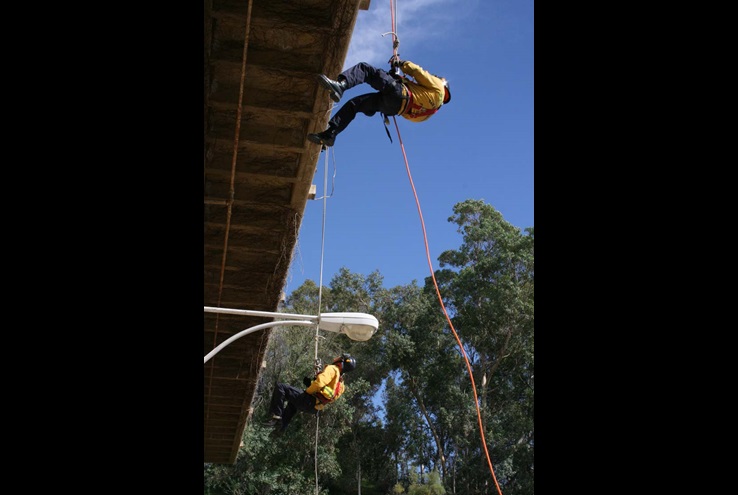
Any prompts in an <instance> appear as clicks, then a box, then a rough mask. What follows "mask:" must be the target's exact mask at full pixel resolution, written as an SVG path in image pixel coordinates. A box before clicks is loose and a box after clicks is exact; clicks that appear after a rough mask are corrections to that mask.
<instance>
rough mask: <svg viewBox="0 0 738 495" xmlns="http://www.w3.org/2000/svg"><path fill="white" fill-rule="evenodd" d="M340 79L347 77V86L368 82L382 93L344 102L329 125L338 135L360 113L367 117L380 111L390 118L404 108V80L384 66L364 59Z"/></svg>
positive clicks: (342, 74)
mask: <svg viewBox="0 0 738 495" xmlns="http://www.w3.org/2000/svg"><path fill="white" fill-rule="evenodd" d="M338 78H339V79H345V80H346V82H347V83H348V88H353V87H354V86H358V85H359V84H362V83H367V84H368V85H369V86H371V87H372V88H374V89H376V90H377V91H379V93H367V94H363V95H359V96H355V97H354V98H351V99H350V100H349V101H347V102H346V103H344V105H343V106H342V107H341V109H340V110H338V112H336V114H335V115H334V116H333V118H332V119H331V120H330V122H328V125H329V127H330V128H332V129H333V131H334V132H335V134H339V133H340V132H341V131H343V130H344V129H345V128H346V127H348V125H349V124H350V123H351V121H352V120H354V117H356V114H357V113H359V112H361V113H363V114H364V115H366V116H368V117H371V116H372V115H374V114H375V113H377V112H381V113H383V114H385V115H387V116H390V117H391V116H393V115H397V112H399V111H400V108H401V107H402V83H401V82H400V81H398V80H396V79H395V78H394V77H392V76H391V75H390V74H388V73H387V72H385V71H383V70H382V69H377V68H375V67H372V66H371V65H369V64H367V63H365V62H361V63H358V64H356V65H354V66H353V67H351V68H350V69H347V70H345V71H343V72H342V73H341V75H340V76H338ZM348 88H347V89H348Z"/></svg>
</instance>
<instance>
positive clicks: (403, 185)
mask: <svg viewBox="0 0 738 495" xmlns="http://www.w3.org/2000/svg"><path fill="white" fill-rule="evenodd" d="M395 4H396V25H397V34H398V36H399V40H400V46H399V48H398V51H399V54H400V58H402V59H404V60H412V61H413V62H415V63H417V64H419V65H420V66H422V67H423V68H425V69H427V70H428V71H430V72H432V73H434V74H437V75H440V76H443V77H446V78H447V79H448V80H449V82H450V86H451V90H452V101H451V102H450V103H449V104H448V105H447V106H444V107H443V108H442V109H441V110H440V111H439V112H438V113H436V114H435V115H434V116H433V117H431V118H430V119H429V120H427V121H425V122H421V123H413V122H410V121H408V120H406V119H404V118H402V117H395V119H392V118H390V126H389V129H390V134H391V135H392V141H393V142H390V140H389V139H388V138H387V134H386V133H385V130H384V125H383V124H382V118H381V116H379V115H378V114H377V115H375V116H373V117H367V116H365V115H363V114H358V115H357V116H356V118H355V119H354V121H353V122H352V123H351V125H349V127H348V128H347V129H346V130H345V131H344V132H343V133H341V134H340V135H339V136H338V137H337V139H336V143H335V145H334V146H333V147H332V148H328V151H326V152H323V153H320V155H319V157H318V167H317V171H316V173H315V177H314V179H313V184H315V185H316V187H317V195H316V197H317V198H319V199H316V200H308V203H307V205H306V207H305V216H304V218H303V222H302V225H301V227H300V231H299V235H298V239H297V246H296V248H295V255H294V258H293V260H292V264H291V266H290V272H289V274H288V277H287V283H286V285H285V292H286V293H287V294H289V293H290V292H291V291H293V290H295V289H296V288H298V287H299V286H300V285H301V284H302V283H303V282H304V281H305V280H306V279H311V280H313V281H315V282H316V283H319V281H320V280H321V259H322V280H323V284H324V285H328V284H329V282H330V280H331V278H333V276H334V275H335V274H336V273H337V272H338V270H339V269H340V268H341V267H346V268H348V269H349V270H351V271H352V272H355V273H361V274H365V275H368V274H369V273H371V272H372V271H375V270H378V271H379V272H380V273H381V274H382V275H383V276H384V286H385V287H387V288H390V287H394V286H396V285H404V284H409V283H410V282H412V281H413V280H416V281H417V282H418V283H420V284H422V282H423V279H424V278H425V277H427V276H429V275H430V273H431V272H430V270H431V269H430V267H429V266H428V257H427V254H426V248H425V241H424V237H423V227H422V225H423V224H422V223H421V217H420V213H419V211H418V205H417V204H416V200H415V196H414V193H413V188H412V185H411V182H410V178H409V177H408V172H407V169H406V166H405V159H404V157H403V154H402V149H401V147H400V143H399V139H398V136H397V130H396V128H395V120H396V121H397V125H398V126H399V130H400V135H401V137H402V142H403V144H404V147H405V152H406V153H407V158H408V163H409V169H410V174H411V176H412V183H413V184H414V186H415V190H416V192H417V194H418V200H419V205H420V210H421V212H422V219H423V223H424V224H425V231H426V234H427V237H428V247H429V250H430V261H431V263H432V267H433V269H434V270H436V269H438V268H440V267H439V265H438V261H437V259H438V256H439V255H440V253H442V252H443V251H445V250H448V249H457V248H458V247H459V245H460V244H461V240H462V237H461V235H460V234H459V233H458V232H457V231H456V226H455V225H454V224H452V223H450V222H448V218H449V217H450V216H451V215H452V213H453V206H454V205H455V204H456V203H459V202H462V201H464V200H466V199H478V200H483V201H485V202H486V203H488V204H490V205H492V206H493V207H495V209H497V210H498V211H500V213H502V215H503V217H504V218H505V220H506V221H508V222H510V223H511V224H513V225H515V226H517V227H519V228H521V229H523V228H526V227H531V226H534V216H533V206H534V205H533V196H534V191H533V175H534V170H533V161H534V159H533V139H534V136H533V127H534V123H533V93H534V87H533V0H463V1H459V0H395ZM391 29H392V17H391V13H390V0H371V4H370V7H369V10H368V11H360V12H359V15H358V18H357V21H356V26H355V28H354V32H353V36H352V38H351V44H350V46H349V50H348V54H347V56H346V60H345V63H344V68H347V67H350V66H352V65H354V64H356V63H358V62H362V61H363V62H368V63H370V64H372V65H375V66H377V67H380V68H383V69H385V70H388V69H389V65H388V64H387V61H388V60H389V58H390V57H391V56H392V36H391V35H386V36H384V37H383V36H382V34H384V33H387V32H388V31H391ZM327 75H328V76H329V77H331V78H333V79H335V77H336V76H337V74H327ZM372 91H374V90H373V89H372V88H371V87H369V86H368V85H366V84H363V85H360V86H357V87H355V88H352V89H350V90H348V91H346V92H345V93H344V96H343V98H342V99H341V101H340V102H339V103H336V104H334V106H333V108H332V109H331V110H330V115H333V113H335V111H336V110H337V109H338V108H339V107H340V105H341V104H342V103H344V102H346V101H347V100H348V99H350V98H352V97H353V96H356V95H359V94H363V93H366V92H372ZM326 111H328V109H326ZM314 147H315V149H316V150H319V148H318V146H317V145H314ZM326 155H327V158H328V164H327V165H328V168H327V170H328V189H327V190H325V191H324V189H323V183H324V176H325V173H326ZM334 175H335V177H334ZM323 196H330V197H329V198H328V199H327V200H325V201H323V199H320V198H322V197H323ZM324 221H325V233H324V232H323V228H324ZM324 234H325V238H324V240H323V235H324ZM323 242H324V245H323ZM321 249H324V252H323V254H322V255H321Z"/></svg>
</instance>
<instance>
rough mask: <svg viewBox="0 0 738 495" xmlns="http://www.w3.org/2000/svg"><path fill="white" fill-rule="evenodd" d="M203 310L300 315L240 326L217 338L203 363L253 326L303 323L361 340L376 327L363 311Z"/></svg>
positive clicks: (266, 314) (266, 326) (248, 332)
mask: <svg viewBox="0 0 738 495" xmlns="http://www.w3.org/2000/svg"><path fill="white" fill-rule="evenodd" d="M205 312H206V313H225V314H231V315H246V316H267V317H268V316H271V317H274V318H300V319H299V320H286V321H270V322H268V323H262V324H261V325H256V326H254V327H250V328H247V329H246V330H242V331H240V332H238V333H237V334H235V335H232V336H231V337H229V338H227V339H226V340H224V341H223V342H221V343H220V344H219V345H218V347H216V348H215V349H213V350H212V351H210V352H209V353H208V354H207V355H206V356H205V363H207V362H208V361H209V360H210V358H212V357H213V356H215V355H216V354H218V353H219V352H220V351H221V350H222V349H223V348H224V347H226V346H227V345H228V344H230V343H231V342H233V341H234V340H238V339H240V338H241V337H243V336H244V335H248V334H250V333H252V332H255V331H257V330H262V329H264V328H269V327H276V326H278V325H285V326H287V325H293V326H304V327H307V326H315V325H318V328H320V329H321V330H326V331H328V332H334V333H342V334H344V335H346V336H347V337H348V338H350V339H351V340H357V341H359V342H365V341H367V340H369V339H370V338H372V335H374V333H375V332H376V331H377V329H378V328H379V321H377V319H376V318H375V317H374V316H372V315H369V314H366V313H321V314H320V316H312V315H297V314H289V313H272V312H270V311H252V310H249V309H228V308H214V307H212V306H205ZM203 364H204V363H203Z"/></svg>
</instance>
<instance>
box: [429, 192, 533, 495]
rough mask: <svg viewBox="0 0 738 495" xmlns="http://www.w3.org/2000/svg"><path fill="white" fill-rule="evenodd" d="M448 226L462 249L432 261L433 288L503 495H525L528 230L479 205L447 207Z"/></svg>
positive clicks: (529, 489) (529, 415)
mask: <svg viewBox="0 0 738 495" xmlns="http://www.w3.org/2000/svg"><path fill="white" fill-rule="evenodd" d="M449 221H450V222H453V223H456V224H457V225H458V232H459V233H460V234H462V237H463V242H462V244H461V246H460V248H459V249H458V250H449V251H445V252H443V253H442V254H441V255H440V256H439V263H440V266H441V268H442V269H441V270H438V271H437V272H436V274H435V275H436V280H437V281H438V283H439V290H440V293H441V294H442V297H443V301H444V305H445V306H446V308H447V310H448V311H449V313H450V314H452V315H453V318H452V322H453V324H454V327H455V328H456V329H457V331H458V333H459V335H460V338H461V340H462V342H463V345H464V347H465V349H466V351H467V354H468V356H469V358H470V359H471V361H472V362H471V365H472V369H473V373H474V379H475V383H476V385H477V387H478V392H479V401H480V407H481V408H483V415H482V417H483V425H484V428H485V433H486V436H487V442H488V444H490V445H491V447H492V448H491V450H490V455H491V457H492V461H493V464H496V465H497V469H496V476H497V478H498V481H499V482H500V485H501V487H503V493H506V495H516V494H526V495H528V494H531V493H533V446H534V441H533V431H534V428H533V392H534V387H533V377H534V370H533V351H534V333H533V328H534V297H533V296H534V263H533V262H534V229H533V227H529V228H526V229H524V230H522V231H521V230H520V229H519V228H517V227H515V226H513V225H512V224H510V223H508V222H506V221H505V220H504V219H503V217H502V215H501V214H500V213H499V212H498V211H497V210H495V209H494V207H492V206H491V205H488V204H485V203H484V202H483V201H480V200H467V201H464V202H462V203H459V204H457V205H455V206H454V215H453V216H451V217H450V218H449ZM426 284H427V287H428V286H430V285H431V281H430V280H426ZM480 457H481V451H480Z"/></svg>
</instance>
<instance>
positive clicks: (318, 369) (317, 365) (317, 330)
mask: <svg viewBox="0 0 738 495" xmlns="http://www.w3.org/2000/svg"><path fill="white" fill-rule="evenodd" d="M334 159H335V155H334ZM327 191H328V152H326V153H325V165H324V172H323V222H322V229H321V236H320V281H319V283H318V322H317V324H316V325H315V358H314V359H315V361H314V363H315V364H314V370H313V376H316V375H317V374H318V373H320V372H321V371H322V364H321V362H320V358H319V357H318V344H319V341H320V338H321V337H320V313H321V308H322V300H323V259H324V255H325V217H326V210H327V205H328V202H327V201H328V194H327ZM319 431H320V411H318V413H317V414H316V415H315V456H314V457H315V495H319V493H320V485H319V484H318V438H319Z"/></svg>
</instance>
